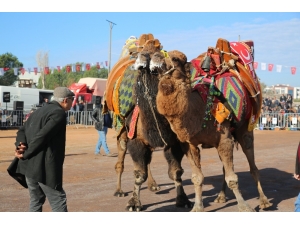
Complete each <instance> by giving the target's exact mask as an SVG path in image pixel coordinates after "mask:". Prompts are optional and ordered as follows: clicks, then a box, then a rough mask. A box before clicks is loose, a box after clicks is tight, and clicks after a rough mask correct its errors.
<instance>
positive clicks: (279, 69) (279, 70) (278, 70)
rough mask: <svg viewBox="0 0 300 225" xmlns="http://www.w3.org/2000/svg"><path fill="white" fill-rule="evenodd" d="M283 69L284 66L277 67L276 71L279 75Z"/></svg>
mask: <svg viewBox="0 0 300 225" xmlns="http://www.w3.org/2000/svg"><path fill="white" fill-rule="evenodd" d="M281 69H282V65H276V71H277V72H278V73H280V72H281Z"/></svg>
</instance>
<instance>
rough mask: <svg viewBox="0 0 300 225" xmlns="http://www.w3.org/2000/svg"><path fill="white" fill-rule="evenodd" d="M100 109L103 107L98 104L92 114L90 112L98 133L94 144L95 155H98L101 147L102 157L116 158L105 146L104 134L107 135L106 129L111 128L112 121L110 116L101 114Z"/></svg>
mask: <svg viewBox="0 0 300 225" xmlns="http://www.w3.org/2000/svg"><path fill="white" fill-rule="evenodd" d="M102 108H103V105H102V104H99V105H96V106H95V108H94V110H93V112H92V120H93V121H94V123H95V129H96V130H97V132H98V135H99V138H98V141H97V144H96V148H95V155H99V154H100V149H101V146H102V147H103V149H104V152H105V154H104V156H105V155H106V156H110V157H114V156H117V155H116V154H112V153H111V152H110V151H109V149H108V146H107V143H106V134H107V129H108V128H112V120H111V118H110V114H109V113H108V112H107V113H105V114H103V113H102Z"/></svg>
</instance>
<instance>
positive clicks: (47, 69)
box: [44, 66, 50, 75]
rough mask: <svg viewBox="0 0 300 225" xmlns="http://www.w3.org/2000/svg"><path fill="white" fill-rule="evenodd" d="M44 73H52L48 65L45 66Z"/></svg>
mask: <svg viewBox="0 0 300 225" xmlns="http://www.w3.org/2000/svg"><path fill="white" fill-rule="evenodd" d="M44 73H45V74H46V75H48V74H49V73H50V71H49V67H48V66H46V67H45V68H44Z"/></svg>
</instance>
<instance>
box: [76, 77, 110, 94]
mask: <svg viewBox="0 0 300 225" xmlns="http://www.w3.org/2000/svg"><path fill="white" fill-rule="evenodd" d="M106 81H107V79H103V78H94V77H85V78H81V79H80V80H79V81H78V84H86V86H87V87H88V88H89V89H90V90H92V91H93V95H95V96H103V95H104V91H105V88H106Z"/></svg>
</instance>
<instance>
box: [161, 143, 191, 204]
mask: <svg viewBox="0 0 300 225" xmlns="http://www.w3.org/2000/svg"><path fill="white" fill-rule="evenodd" d="M164 156H165V158H166V160H167V162H168V174H169V178H170V179H171V180H173V181H174V184H175V189H176V207H184V208H192V207H193V204H192V203H191V202H190V201H189V199H188V197H187V196H186V194H185V192H184V189H183V186H182V179H181V176H182V174H183V172H184V170H183V169H182V167H181V161H182V158H183V156H184V153H183V151H182V149H181V147H180V143H179V142H177V143H175V145H173V146H171V147H166V148H165V149H164Z"/></svg>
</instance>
